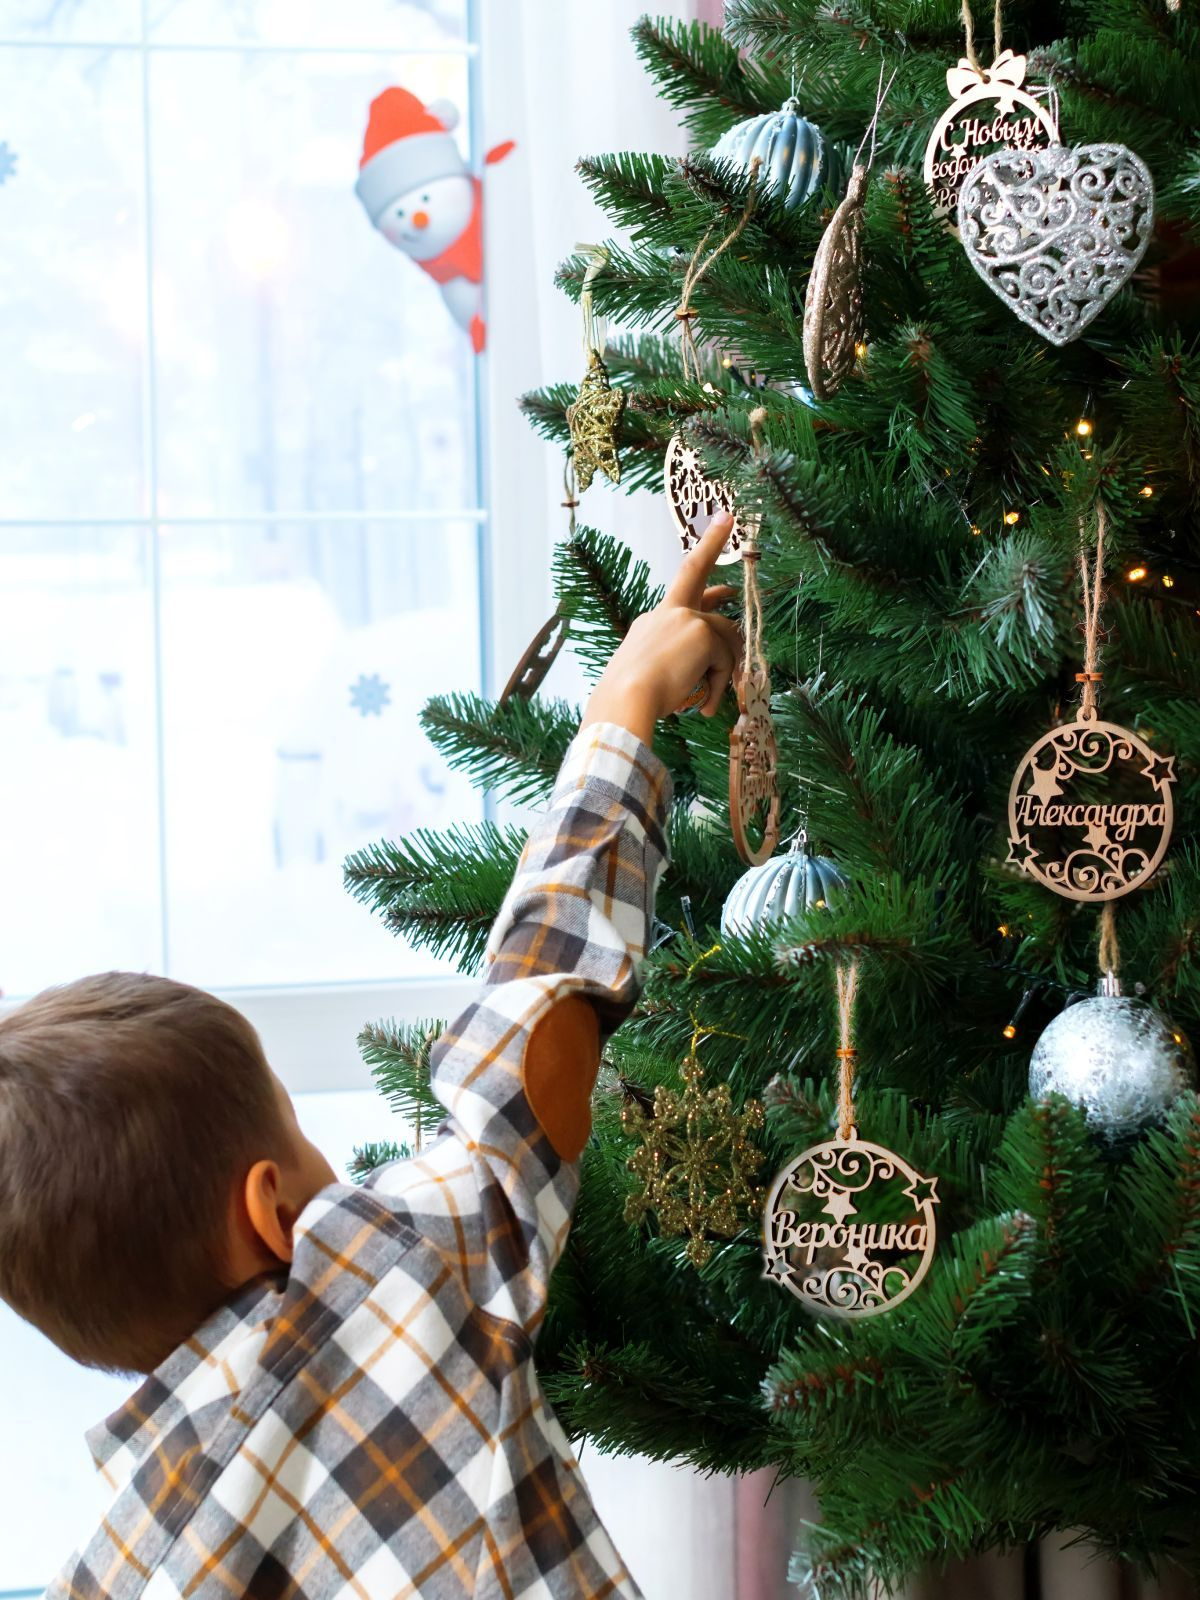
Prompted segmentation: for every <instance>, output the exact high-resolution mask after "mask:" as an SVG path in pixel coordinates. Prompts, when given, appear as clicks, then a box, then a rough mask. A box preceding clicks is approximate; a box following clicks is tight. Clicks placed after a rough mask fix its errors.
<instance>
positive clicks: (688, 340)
mask: <svg viewBox="0 0 1200 1600" xmlns="http://www.w3.org/2000/svg"><path fill="white" fill-rule="evenodd" d="M761 165H762V157H761V156H755V157H754V158H753V159H752V160H751V162H750V189H749V192H748V193H747V195H746V206H745V209H744V210H743V212H742V214H741V216H740V217H739V218H738V220H737V222H735V223H734V225H733V227H732V228H731V229H730V230H729V232H728V233H727V234H726V235H725V237H724V238H723V239H722V240H721V242H720V243H719V244H716V245H714V246H713V248H712V249H711V250H710V251H709V252H708V254H707V255H705V254H704V250H705V247H706V246H707V244H708V241H709V240H710V239H711V238H712V235H713V232H714V230H715V229H716V227H717V223H716V221H713V222H710V223H709V225H708V227H707V228H706V229H705V230H704V233H703V235H702V236H701V239H700V243H699V244H698V245H697V246H696V249H695V251H694V252H693V254H692V259H691V261H690V262H689V263H688V269H687V271H686V272H685V273H684V275H683V286H682V288H681V289H680V291H679V305H678V308H677V309H676V312H675V316H676V319H677V320H678V322H679V335H680V337H679V343H680V354H681V356H682V358H683V376H684V381H685V382H691V383H699V381H700V376H701V372H700V356H699V352H698V351H697V349H696V341H695V337H694V336H693V334H692V320H693V318H694V317H695V315H696V311H695V308H694V307H693V305H692V295H693V293H694V292H695V288H696V285H697V284H698V283H699V282H700V280H701V278H703V277H704V275H705V273H706V272H707V271H708V269H709V268H710V267H711V266H712V265H713V263H714V262H715V261H717V260H718V259H719V258H720V257H721V256H723V255H724V254H725V252H726V250H728V249H729V247H730V245H731V244H733V242H734V241H735V240H736V239H738V238H740V237H741V234H742V232H743V230H744V229H745V227H746V224H747V223H748V222H749V221H750V217H751V215H752V214H753V211H754V205H755V201H756V199H757V197H758V196H757V188H758V169H759V167H760V166H761Z"/></svg>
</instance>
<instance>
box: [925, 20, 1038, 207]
mask: <svg viewBox="0 0 1200 1600" xmlns="http://www.w3.org/2000/svg"><path fill="white" fill-rule="evenodd" d="M995 19H996V26H995V47H994V53H993V60H992V64H991V66H990V67H984V66H983V65H982V64H981V63H980V61H979V58H978V56H977V55H976V54H975V41H974V24H973V22H972V18H971V11H970V6H969V5H967V4H964V6H963V22H964V25H965V28H966V50H967V53H966V55H965V56H963V57H962V58H961V59H960V60H959V63H958V65H957V66H956V67H949V68H948V69H947V71H946V87H947V88H948V89H949V91H950V95H951V102H950V105H949V106H948V107H947V108H946V110H945V111H944V112H943V113H942V115H941V116H940V117H939V118H938V120H937V122H936V123H935V124H934V128H933V132H932V133H931V134H930V135H929V142H928V143H927V145H926V146H925V165H924V173H925V182H926V184H927V185H928V188H929V191H930V194H931V196H932V198H933V203H934V206H935V208H936V209H937V210H938V211H940V212H941V214H942V215H943V216H944V217H945V219H946V223H947V226H948V227H949V228H950V231H951V232H952V233H957V232H958V229H957V227H956V225H955V223H956V217H957V212H958V196H959V191H960V190H961V188H962V186H963V184H964V183H965V182H966V179H967V176H968V174H969V173H970V172H971V171H972V170H973V169H974V167H975V166H976V165H977V164H978V162H980V161H981V160H982V159H983V157H984V156H986V155H990V154H992V153H993V152H994V151H997V150H1034V149H1038V148H1042V147H1045V146H1047V145H1052V144H1057V143H1058V118H1057V116H1056V114H1055V113H1054V111H1053V110H1051V109H1049V108H1047V107H1046V106H1045V105H1043V104H1042V103H1041V101H1040V100H1036V99H1035V98H1034V96H1033V95H1032V94H1031V93H1030V92H1029V90H1028V89H1026V88H1024V87H1023V86H1024V83H1025V65H1026V61H1025V57H1024V56H1019V55H1014V54H1013V52H1012V51H1011V50H1002V49H1001V48H1000V5H999V0H997V4H996V12H995Z"/></svg>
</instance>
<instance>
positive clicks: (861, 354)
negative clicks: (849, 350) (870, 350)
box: [854, 339, 867, 361]
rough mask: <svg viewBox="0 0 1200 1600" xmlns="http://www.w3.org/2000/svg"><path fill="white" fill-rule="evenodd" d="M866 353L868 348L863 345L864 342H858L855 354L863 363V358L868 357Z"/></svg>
mask: <svg viewBox="0 0 1200 1600" xmlns="http://www.w3.org/2000/svg"><path fill="white" fill-rule="evenodd" d="M866 353H867V347H866V345H865V344H864V343H863V341H862V340H861V339H860V340H859V341H858V343H857V344H856V345H855V346H854V354H855V355H856V356H857V357H858V359H859V360H860V361H861V360H862V359H863V357H864V356H865V355H866Z"/></svg>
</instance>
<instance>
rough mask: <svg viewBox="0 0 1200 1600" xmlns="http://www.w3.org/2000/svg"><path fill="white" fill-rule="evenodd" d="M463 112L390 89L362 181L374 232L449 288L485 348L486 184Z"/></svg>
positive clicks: (499, 150) (493, 158) (357, 188)
mask: <svg viewBox="0 0 1200 1600" xmlns="http://www.w3.org/2000/svg"><path fill="white" fill-rule="evenodd" d="M457 122H458V112H457V110H456V109H455V108H454V106H452V105H451V104H450V103H449V101H447V100H432V101H430V103H429V104H428V105H424V104H423V103H422V102H421V101H420V100H419V99H418V98H417V96H416V95H415V94H410V93H409V91H408V90H407V89H385V90H384V91H383V93H382V94H380V95H376V97H375V99H374V100H372V102H371V110H370V114H369V116H368V118H367V131H366V136H365V137H364V139H363V152H362V159H361V161H360V162H359V168H358V182H357V183H356V184H355V185H354V192H355V193H356V194H357V195H358V198H359V199H360V200H361V201H362V203H363V207H364V209H365V210H366V213H367V216H368V217H369V218H370V219H371V225H372V227H375V228H378V229H379V231H380V233H381V234H382V235H383V236H384V238H385V239H386V240H387V241H388V243H389V244H393V245H395V247H396V249H397V250H403V251H404V253H405V255H406V256H408V257H409V258H410V260H412V261H415V262H416V264H417V266H418V267H420V268H421V270H422V271H423V272H427V273H428V274H429V276H430V277H431V278H432V279H433V280H434V282H435V283H437V284H438V285H439V286H440V287H441V291H442V299H443V300H444V301H445V302H446V305H447V307H448V309H449V311H450V314H451V315H452V316H453V318H454V320H455V321H456V322H457V323H458V325H459V327H461V328H463V329H465V331H466V332H467V333H469V334H470V336H471V347H472V349H473V350H474V351H475V353H476V355H478V354H479V353H480V351H481V350H482V349H483V347H484V343H485V341H486V336H487V329H486V327H485V325H484V320H483V183H482V181H481V180H480V178H479V177H478V175H477V174H475V173H473V172H472V171H471V170H470V169H469V167H468V166H467V163H466V162H465V160H464V159H463V156H462V153H461V151H460V150H459V148H458V145H457V143H456V142H455V139H454V128H455V126H456V124H457ZM513 148H514V146H513V141H512V140H511V139H509V140H506V141H505V142H504V143H503V144H498V145H495V146H493V148H492V149H491V150H489V151H488V153H487V155H486V156H485V157H484V165H485V166H491V165H492V164H493V163H494V162H497V161H503V159H504V157H505V156H506V155H508V154H509V152H510V151H511V150H512V149H513Z"/></svg>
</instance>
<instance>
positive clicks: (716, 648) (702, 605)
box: [579, 513, 744, 744]
mask: <svg viewBox="0 0 1200 1600" xmlns="http://www.w3.org/2000/svg"><path fill="white" fill-rule="evenodd" d="M732 522H733V518H732V516H730V515H729V514H728V513H723V514H722V515H721V516H718V517H714V518H713V520H712V521H711V522H710V523H709V525H708V527H707V528H706V529H705V531H704V534H703V536H702V537H701V539H700V541H699V543H698V544H697V545H696V547H695V549H693V550H690V551H689V552H688V554H687V555H686V556H684V558H683V560H682V562H681V563H680V566H679V571H678V572H677V573H676V574H675V577H674V579H673V580H672V582H671V583H670V584H669V585H668V587H667V591H666V593H665V594H664V595H663V598H662V600H661V601H660V602H659V604H658V605H657V606H655V608H654V610H653V611H646V612H643V613H642V615H641V616H640V617H635V618H634V620H633V623H632V625H631V627H630V629H629V632H628V633H627V634H626V635H625V637H624V639H622V641H621V643H620V645H619V646H618V647H617V649H616V650H615V651H614V652H613V655H612V657H611V659H610V660H609V663H608V665H607V667H605V669H604V675H603V677H602V678H601V679H600V681H599V683H598V684H597V685H596V687H595V688H594V689H593V690H592V694H591V698H590V699H589V701H588V704H587V710H586V711H585V713H584V716H583V720H582V721H581V722H580V724H579V726H580V727H581V728H585V727H587V725H588V723H590V722H616V723H619V724H620V725H621V726H622V727H626V728H629V729H630V730H631V731H632V732H633V733H635V734H637V736H638V737H639V738H640V739H641V740H642V741H643V742H644V743H646V744H649V742H650V740H651V739H652V738H653V736H654V724H655V723H656V722H657V721H658V719H659V718H660V717H665V716H667V715H668V713H669V712H672V711H676V710H678V709H679V707H680V705H681V704H682V702H683V701H684V700H686V699H687V697H688V695H689V694H690V693H691V692H692V690H693V689H694V688H695V687H696V684H697V681H698V680H699V679H701V678H707V679H708V698H707V699H706V700H705V701H704V703H703V704H702V706H701V707H700V709H701V711H702V712H703V713H704V715H705V716H706V717H711V716H712V715H713V714H714V713H715V712H716V710H717V707H718V706H719V705H720V703H721V697H722V696H723V695H724V693H725V690H726V689H727V688H728V686H729V681H730V679H731V678H733V679H735V681H736V678H737V676H738V675H739V673H740V670H741V660H742V652H743V648H744V646H743V641H742V631H741V629H740V628H739V627H738V625H737V623H736V622H734V621H733V619H732V618H731V617H723V616H720V615H718V614H716V612H715V610H714V608H715V607H716V606H719V605H721V604H722V602H723V601H725V600H728V599H729V597H730V596H731V595H733V594H735V593H736V590H735V589H733V587H732V586H731V585H729V584H727V583H719V584H713V586H712V587H711V588H708V587H706V583H707V579H708V575H709V573H710V572H711V571H712V569H713V567H714V565H715V564H716V559H717V557H718V556H719V555H720V553H721V551H722V549H723V548H724V545H725V541H726V540H727V539H728V537H729V529H730V526H731V524H732Z"/></svg>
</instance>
